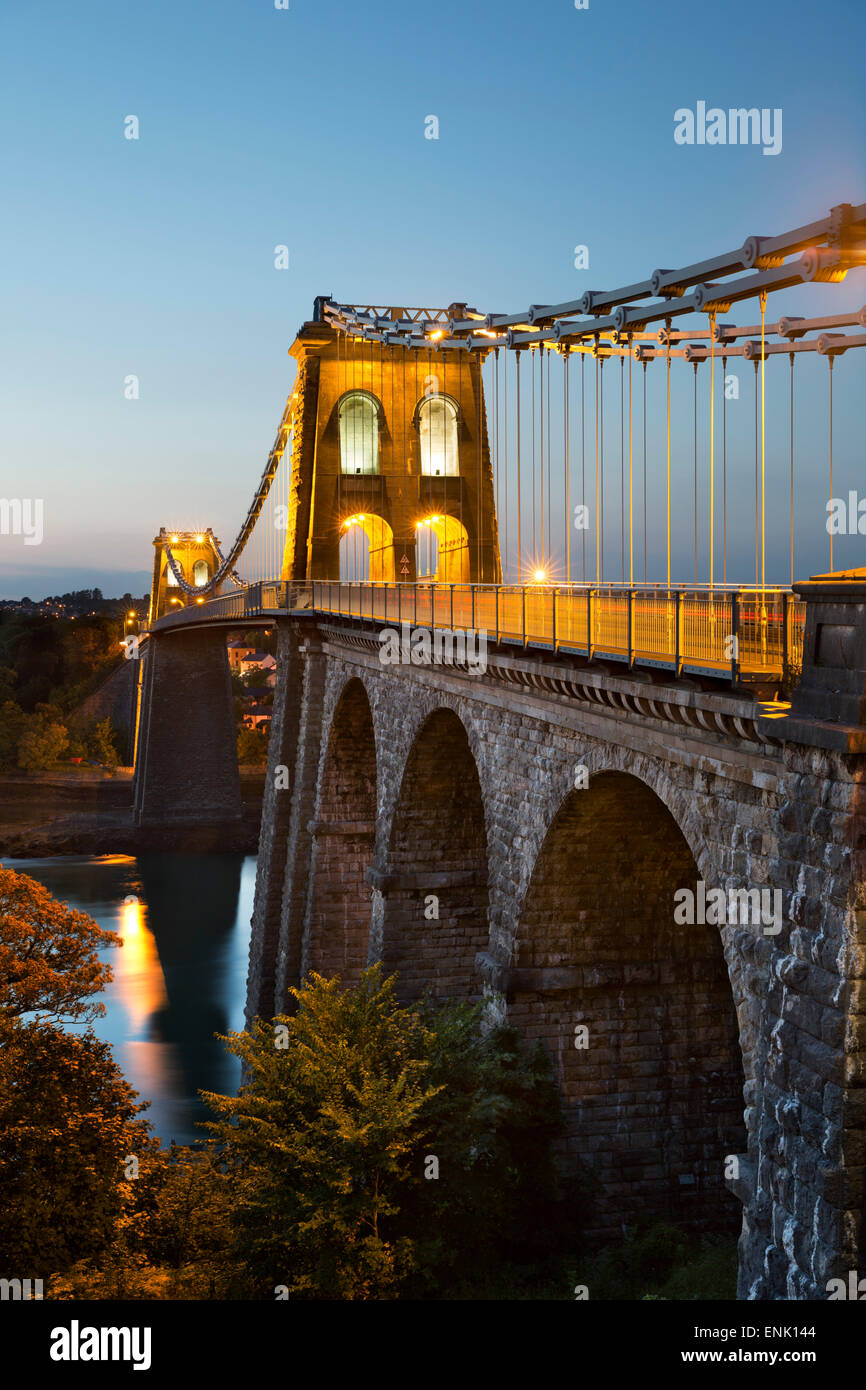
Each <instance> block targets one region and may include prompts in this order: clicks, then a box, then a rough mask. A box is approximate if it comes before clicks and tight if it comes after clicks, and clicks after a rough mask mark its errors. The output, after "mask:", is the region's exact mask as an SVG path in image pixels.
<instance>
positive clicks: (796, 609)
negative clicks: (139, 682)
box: [153, 580, 805, 681]
mask: <svg viewBox="0 0 866 1390" xmlns="http://www.w3.org/2000/svg"><path fill="white" fill-rule="evenodd" d="M288 612H296V613H298V612H305V613H321V614H332V615H334V616H339V617H347V618H355V619H359V620H363V621H372V622H380V623H384V624H389V625H394V626H399V625H400V624H402V623H408V624H409V625H410V626H411V627H420V628H429V629H448V630H451V631H457V632H459V631H470V632H474V633H482V632H483V633H486V638H487V641H488V642H490V643H497V644H500V643H515V644H517V645H519V646H522V647H540V648H543V649H546V650H550V651H566V652H574V653H575V654H578V655H583V656H588V657H596V658H598V657H601V658H605V657H606V658H612V659H614V660H618V661H624V662H627V663H628V664H629V665H636V664H637V665H649V666H658V667H662V668H665V669H672V670H674V671H675V672H676V673H680V672H682V671H685V672H695V673H699V674H706V675H715V676H721V677H728V676H730V677H731V678H732V679H734V680H742V679H743V678H748V679H752V680H756V681H757V680H770V679H782V678H784V677H786V676H790V675H796V674H797V673H798V672H799V669H800V665H801V662H802V650H803V629H804V621H805V604H804V603H803V602H801V601H800V600H798V599H796V598H795V597H794V595H793V594H792V593H791V592H790V591H789V590H786V589H781V588H773V589H754V588H742V587H740V588H737V589H725V588H723V587H716V588H713V589H708V588H704V589H701V588H693V587H689V588H685V587H677V588H671V589H667V588H665V587H663V586H646V587H644V586H636V587H633V588H629V587H624V586H622V585H616V584H609V585H583V584H577V585H562V586H546V585H537V584H532V585H526V586H522V587H517V586H510V585H486V584H435V583H429V584H425V583H411V584H374V583H340V582H337V581H328V580H314V581H313V582H312V583H310V584H306V585H300V586H298V585H289V584H287V583H286V582H285V581H282V580H275V581H260V582H258V583H255V584H251V585H248V586H247V587H246V588H244V589H238V590H236V591H235V592H233V593H231V594H226V595H222V596H221V597H219V598H216V599H211V600H208V601H205V602H199V603H198V604H194V605H190V606H188V607H185V608H181V609H180V610H179V611H178V612H176V613H169V614H166V615H165V616H164V617H162V618H160V619H159V621H158V622H157V623H155V624H154V625H153V626H154V629H155V630H157V631H161V630H163V629H165V628H169V627H176V626H189V625H190V624H196V625H197V624H199V623H203V622H221V623H226V622H231V620H233V619H234V620H237V619H240V620H241V621H246V622H250V623H253V622H259V623H260V622H262V621H267V619H268V618H271V617H275V616H277V615H278V614H279V613H288ZM734 639H736V640H734Z"/></svg>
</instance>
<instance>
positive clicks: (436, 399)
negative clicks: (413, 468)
mask: <svg viewBox="0 0 866 1390" xmlns="http://www.w3.org/2000/svg"><path fill="white" fill-rule="evenodd" d="M457 422H458V411H457V403H456V401H452V399H451V397H450V396H428V397H426V398H425V399H424V400H423V401H421V402H420V404H419V406H418V432H419V434H420V436H421V472H422V474H423V475H424V476H425V477H430V478H436V477H443V478H444V477H454V476H456V475H457V474H458V473H459V472H460V462H459V452H458V443H457V439H458V435H457Z"/></svg>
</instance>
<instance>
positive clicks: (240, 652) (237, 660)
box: [226, 642, 255, 672]
mask: <svg viewBox="0 0 866 1390" xmlns="http://www.w3.org/2000/svg"><path fill="white" fill-rule="evenodd" d="M226 650H227V652H228V655H229V667H230V668H231V670H232V671H235V672H239V671H240V669H241V662H242V661H243V660H244V658H245V657H248V656H249V655H250V654H251V653H252V652H254V651H255V647H251V646H250V645H249V643H248V642H229V644H228V646H227V648H226Z"/></svg>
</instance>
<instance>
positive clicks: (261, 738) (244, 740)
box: [238, 729, 268, 763]
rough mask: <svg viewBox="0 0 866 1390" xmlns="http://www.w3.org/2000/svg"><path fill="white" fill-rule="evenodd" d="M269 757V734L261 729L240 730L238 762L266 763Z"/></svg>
mask: <svg viewBox="0 0 866 1390" xmlns="http://www.w3.org/2000/svg"><path fill="white" fill-rule="evenodd" d="M267 757H268V736H267V734H264V733H262V732H261V730H260V729H239V730H238V762H239V763H264V762H266V761H267Z"/></svg>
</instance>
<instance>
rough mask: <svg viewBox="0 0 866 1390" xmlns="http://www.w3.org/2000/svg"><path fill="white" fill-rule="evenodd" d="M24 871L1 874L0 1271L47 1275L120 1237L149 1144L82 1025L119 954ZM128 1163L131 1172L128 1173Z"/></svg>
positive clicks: (125, 1093) (115, 1072) (100, 1009)
mask: <svg viewBox="0 0 866 1390" xmlns="http://www.w3.org/2000/svg"><path fill="white" fill-rule="evenodd" d="M119 944H120V939H119V938H118V937H117V936H115V935H114V933H112V932H107V931H104V930H103V929H102V928H101V927H100V926H99V925H98V924H97V923H96V922H94V921H93V919H92V918H91V917H88V916H87V914H86V913H84V912H78V911H75V910H74V909H73V908H70V907H68V906H67V905H66V904H65V903H60V902H57V901H56V899H55V898H53V897H52V895H51V894H50V893H49V892H48V890H47V888H45V887H44V886H43V885H42V884H41V883H37V882H36V880H35V879H32V878H30V877H29V876H28V875H27V874H18V873H15V872H14V871H13V870H11V869H6V868H3V867H0V1188H2V1191H3V1201H2V1203H0V1257H2V1259H0V1263H2V1264H3V1265H4V1266H5V1268H7V1269H12V1270H20V1271H22V1273H23V1274H24V1275H28V1274H32V1275H34V1276H36V1277H40V1278H41V1277H43V1276H45V1275H49V1274H52V1273H56V1272H57V1271H58V1270H62V1269H64V1268H65V1267H66V1266H67V1265H69V1264H70V1263H72V1262H73V1261H75V1260H79V1259H81V1258H85V1257H87V1256H89V1255H91V1254H93V1253H94V1252H96V1251H99V1250H101V1249H103V1248H104V1247H105V1246H106V1245H107V1244H108V1243H109V1242H110V1241H111V1240H113V1239H115V1237H116V1232H117V1226H118V1222H119V1221H120V1220H121V1217H122V1214H123V1211H124V1206H125V1204H127V1203H128V1202H129V1200H130V1195H131V1194H130V1190H129V1186H128V1184H129V1182H130V1181H131V1178H130V1175H129V1173H128V1172H127V1165H128V1162H129V1160H130V1159H131V1158H139V1157H140V1156H141V1155H142V1154H143V1153H145V1152H146V1151H148V1150H149V1149H150V1148H152V1146H153V1141H151V1140H150V1139H148V1137H147V1126H146V1125H145V1124H144V1123H143V1122H142V1121H141V1120H140V1119H138V1116H139V1113H140V1111H141V1110H143V1109H144V1108H145V1107H144V1106H143V1105H139V1104H138V1103H137V1102H136V1096H135V1092H134V1091H132V1090H131V1089H130V1087H129V1085H128V1084H127V1082H126V1081H125V1080H124V1078H123V1076H122V1074H121V1072H120V1071H119V1069H118V1067H117V1066H116V1064H115V1062H114V1059H113V1057H112V1054H111V1048H110V1047H109V1045H108V1044H107V1043H105V1042H102V1041H100V1040H99V1039H98V1038H96V1037H95V1036H94V1034H93V1033H92V1032H90V1031H89V1030H88V1031H86V1032H84V1033H83V1034H76V1033H71V1032H67V1031H65V1029H64V1028H63V1027H61V1026H58V1025H61V1024H63V1025H69V1024H82V1023H83V1024H88V1023H90V1022H91V1021H92V1020H93V1019H95V1018H98V1017H99V1016H100V1015H101V1014H103V1013H104V1012H105V1008H104V1006H103V1005H102V1004H101V1003H99V1002H97V1001H95V1000H94V999H93V995H94V994H96V993H98V991H99V990H101V989H102V988H103V987H104V985H105V984H106V983H107V982H108V981H109V980H110V979H111V971H110V969H109V967H108V966H107V965H105V964H103V963H102V962H101V961H100V959H99V956H98V954H97V952H98V949H99V948H100V947H103V946H106V945H119ZM133 1166H134V1165H133Z"/></svg>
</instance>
